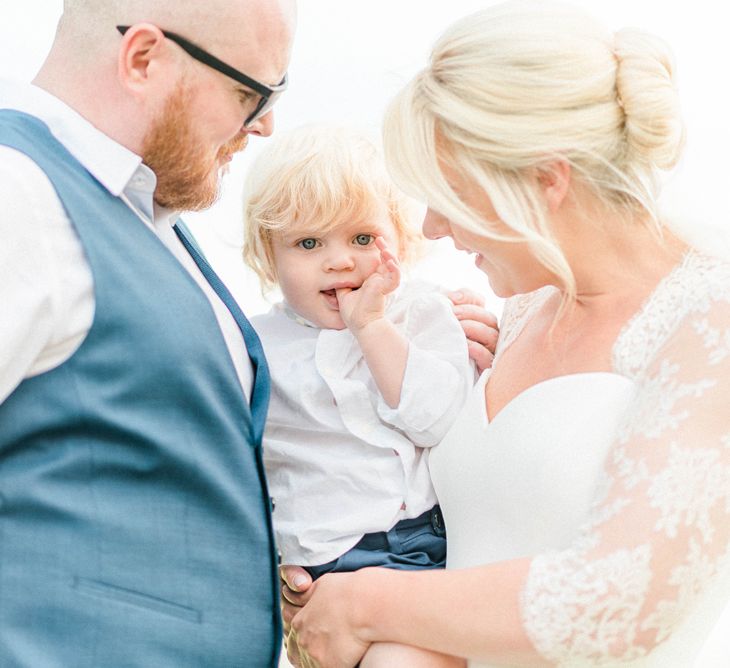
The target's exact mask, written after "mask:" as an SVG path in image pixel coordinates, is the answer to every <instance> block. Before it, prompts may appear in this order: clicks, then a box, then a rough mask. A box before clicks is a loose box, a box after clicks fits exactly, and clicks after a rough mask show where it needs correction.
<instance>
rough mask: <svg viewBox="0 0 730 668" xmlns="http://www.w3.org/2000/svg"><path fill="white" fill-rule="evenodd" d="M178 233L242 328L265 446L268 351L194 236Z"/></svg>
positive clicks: (256, 425)
mask: <svg viewBox="0 0 730 668" xmlns="http://www.w3.org/2000/svg"><path fill="white" fill-rule="evenodd" d="M175 233H176V234H177V236H178V237H179V238H180V241H182V243H183V245H184V246H185V248H186V249H187V251H188V253H190V255H191V257H192V258H193V260H195V264H197V265H198V267H199V269H200V271H201V272H202V273H203V276H205V279H206V280H207V281H208V283H210V285H211V286H212V287H213V289H214V290H215V291H216V293H217V294H218V296H219V297H220V298H221V300H222V301H223V303H224V304H225V305H226V307H227V308H228V310H229V311H230V312H231V315H232V316H233V318H234V320H235V321H236V323H237V324H238V327H239V329H240V330H241V333H242V334H243V340H244V341H245V343H246V349H247V350H248V354H249V357H250V358H251V366H252V367H253V376H254V380H253V388H252V391H251V413H252V416H253V425H252V426H253V437H254V442H255V443H257V444H258V445H260V444H261V442H262V439H263V436H264V425H265V423H266V412H267V409H268V407H269V396H270V394H271V376H270V375H269V367H268V365H267V364H266V356H265V355H264V348H263V346H262V345H261V339H259V335H258V334H257V333H256V331H255V330H254V328H253V326H252V325H251V323H250V322H249V321H248V318H246V316H245V315H244V314H243V311H241V309H240V307H239V306H238V304H237V303H236V300H235V299H234V298H233V295H232V294H231V293H230V292H229V290H228V288H227V287H226V286H225V285H224V284H223V281H221V279H220V278H218V276H217V275H216V273H215V272H214V271H213V268H212V267H211V266H210V265H209V264H208V261H207V260H206V259H205V258H204V257H203V254H202V253H201V252H200V250H199V249H198V248H197V245H196V244H195V243H194V241H193V240H192V239H191V236H190V232H189V231H188V230H187V228H186V227H185V226H184V225H182V224H179V223H178V224H177V225H175Z"/></svg>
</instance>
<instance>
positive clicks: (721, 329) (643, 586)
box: [522, 279, 730, 666]
mask: <svg viewBox="0 0 730 668" xmlns="http://www.w3.org/2000/svg"><path fill="white" fill-rule="evenodd" d="M723 280H724V279H723ZM685 293H686V287H685ZM684 301H685V303H686V302H687V300H686V299H685V300H684ZM682 312H683V313H684V315H681V316H679V318H678V316H677V314H676V312H675V313H674V314H673V316H672V317H673V319H674V322H675V326H674V327H673V328H672V331H671V332H666V336H663V337H662V341H661V342H660V343H659V344H656V342H653V343H652V344H651V346H650V347H651V350H652V354H651V355H649V356H647V359H645V364H644V365H643V368H642V370H641V372H640V373H638V375H637V376H636V378H635V380H636V386H637V394H636V397H635V401H634V402H633V403H632V406H631V408H630V414H628V415H626V416H625V420H624V421H623V426H622V428H621V430H620V432H619V435H618V437H617V440H616V442H615V443H614V445H613V447H612V449H611V451H610V453H609V456H608V458H607V462H606V465H605V472H604V477H603V480H602V483H601V489H600V491H599V493H598V495H597V498H596V500H595V503H594V506H593V510H592V514H591V518H590V520H589V522H587V524H586V526H585V527H583V529H582V530H581V531H580V532H579V534H578V536H577V537H576V538H575V540H574V541H573V543H572V544H571V545H570V546H569V547H568V548H566V549H564V550H559V551H555V552H552V553H547V554H542V555H540V556H538V557H537V558H535V559H533V561H532V564H531V568H530V573H529V576H528V579H527V582H526V585H525V588H524V590H523V599H522V611H523V621H524V624H525V628H526V630H527V632H528V635H529V636H530V638H531V640H532V642H533V644H534V645H535V647H536V649H537V650H538V651H539V652H540V653H541V654H542V655H543V656H544V657H545V658H546V659H548V660H550V661H552V662H555V663H556V664H558V665H561V666H564V665H579V666H588V665H604V664H607V663H613V662H618V661H626V660H635V659H638V658H641V657H646V656H650V655H651V652H652V650H653V649H654V648H655V647H656V646H657V645H659V644H660V643H662V642H663V641H664V640H666V639H667V638H669V637H670V636H671V634H672V633H673V632H674V630H675V629H677V627H678V625H679V624H681V623H682V621H683V620H684V619H685V618H686V617H687V615H688V614H689V613H690V612H691V611H692V609H693V607H694V606H695V604H696V602H697V601H698V600H699V598H700V597H701V596H702V595H703V593H705V592H706V591H708V587H710V586H712V583H713V580H714V578H715V577H716V576H718V575H719V574H721V573H726V572H727V569H728V567H730V560H729V559H728V555H729V544H730V417H729V416H730V412H729V411H728V401H729V400H730V289H729V288H728V284H727V282H725V283H724V284H719V285H715V288H714V292H713V294H712V295H711V296H710V297H708V298H705V297H703V295H702V294H701V291H700V294H696V293H695V294H694V295H693V303H692V305H691V306H688V307H687V308H686V310H684V311H682ZM633 343H634V344H636V341H635V340H634V341H633Z"/></svg>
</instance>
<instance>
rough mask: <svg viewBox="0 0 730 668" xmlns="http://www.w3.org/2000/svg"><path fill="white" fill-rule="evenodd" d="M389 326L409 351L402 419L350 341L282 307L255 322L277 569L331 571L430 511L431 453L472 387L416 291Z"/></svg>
mask: <svg viewBox="0 0 730 668" xmlns="http://www.w3.org/2000/svg"><path fill="white" fill-rule="evenodd" d="M386 316H387V317H388V318H389V319H390V320H391V321H392V322H393V323H394V324H395V326H396V327H397V328H398V330H399V331H400V332H401V333H402V334H403V335H404V336H405V337H406V338H407V339H408V341H409V346H408V360H407V364H406V370H405V376H404V378H403V388H402V392H401V399H400V404H399V405H398V407H397V408H390V407H389V406H388V405H387V404H386V403H385V401H384V400H383V397H382V396H381V395H380V392H379V391H378V388H377V386H376V384H375V381H374V380H373V377H372V375H371V373H370V370H369V369H368V367H367V364H366V363H365V360H364V358H363V355H362V352H361V350H360V347H359V345H358V344H357V341H356V339H355V337H354V336H353V335H352V333H351V332H350V331H349V330H347V329H343V330H332V329H318V328H316V327H313V326H311V325H309V324H308V323H306V322H305V321H304V320H302V319H301V318H299V317H298V316H296V315H295V314H294V313H293V312H292V311H291V309H290V308H289V307H288V306H286V305H284V304H278V305H276V306H275V307H274V308H273V309H272V310H271V311H270V312H269V313H267V314H265V315H260V316H255V317H254V318H253V319H252V323H253V325H254V327H255V328H256V330H257V331H258V333H259V336H260V337H261V340H262V343H263V346H264V350H265V352H266V357H267V359H268V361H269V368H270V370H271V377H272V391H271V403H270V407H269V418H268V421H267V426H266V431H265V433H264V462H265V465H266V473H267V478H268V480H269V491H270V493H271V494H272V496H273V497H274V500H275V504H276V505H275V510H274V528H275V530H276V534H277V540H278V544H279V548H280V550H281V553H282V560H283V562H284V563H288V564H299V565H304V566H314V565H318V564H323V563H327V562H328V561H331V560H332V559H335V558H336V557H338V556H340V555H341V554H343V553H344V552H346V551H347V550H349V549H350V548H351V547H353V546H354V545H355V544H356V543H357V542H358V541H359V540H360V538H362V536H363V535H364V534H366V533H373V532H376V531H387V530H388V529H390V528H392V527H393V525H395V524H396V523H397V522H398V521H400V520H402V519H406V518H411V517H417V516H418V515H420V514H421V513H423V512H424V511H426V510H428V509H430V508H431V507H433V506H434V505H435V503H436V495H435V493H434V491H433V487H432V485H431V480H430V476H429V471H428V460H427V450H426V448H429V447H431V446H433V445H436V444H437V443H438V442H439V441H440V440H441V438H442V437H443V436H444V434H445V433H446V431H447V430H448V428H449V427H450V426H451V423H452V422H453V420H454V418H455V417H456V415H457V414H458V412H459V410H460V409H461V407H462V405H463V403H464V401H465V399H466V397H467V395H468V393H469V391H470V389H471V387H472V385H473V383H474V368H473V366H472V364H471V362H470V361H469V356H468V352H467V344H466V338H465V336H464V332H463V330H462V328H461V326H460V324H459V322H458V321H457V320H456V318H455V316H454V314H453V312H452V309H451V303H450V302H449V300H448V299H447V298H446V297H445V295H444V294H442V293H441V292H439V290H438V288H437V287H435V286H433V285H430V284H426V283H423V282H418V283H416V282H413V283H409V284H406V285H404V286H403V288H402V289H401V290H400V291H399V293H398V296H397V298H396V299H394V300H393V301H392V303H391V304H390V306H389V307H388V310H387V312H386Z"/></svg>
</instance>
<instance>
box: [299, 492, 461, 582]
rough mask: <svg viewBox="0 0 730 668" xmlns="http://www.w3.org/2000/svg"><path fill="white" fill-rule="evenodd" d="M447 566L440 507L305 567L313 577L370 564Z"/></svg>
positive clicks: (413, 567) (401, 567) (414, 567)
mask: <svg viewBox="0 0 730 668" xmlns="http://www.w3.org/2000/svg"><path fill="white" fill-rule="evenodd" d="M445 565H446V529H445V528H444V518H443V516H442V515H441V508H439V507H438V506H434V507H433V508H431V510H427V511H426V512H425V513H423V514H422V515H419V516H418V517H414V518H412V519H408V520H401V521H400V522H398V524H396V525H395V526H394V527H393V528H392V529H391V530H390V531H378V532H377V533H368V534H365V535H364V536H363V537H362V538H361V539H360V542H358V543H357V544H356V545H355V546H354V547H353V548H351V549H350V550H348V551H347V552H345V554H343V555H342V556H340V557H338V558H337V559H334V560H333V561H330V562H328V563H326V564H321V565H319V566H305V569H306V570H307V571H308V572H309V574H310V575H311V576H312V578H313V579H315V580H316V579H317V578H318V577H320V576H322V575H324V574H325V573H337V572H340V573H343V572H349V571H357V570H359V569H361V568H368V567H369V566H384V567H385V568H395V569H397V570H422V569H428V568H443V567H444V566H445Z"/></svg>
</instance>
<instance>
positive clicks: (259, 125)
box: [245, 109, 274, 137]
mask: <svg viewBox="0 0 730 668" xmlns="http://www.w3.org/2000/svg"><path fill="white" fill-rule="evenodd" d="M245 130H246V132H248V133H249V134H251V135H257V136H259V137H270V136H271V134H272V133H273V132H274V110H273V109H272V110H271V111H270V112H269V113H268V114H264V115H263V116H261V118H257V119H256V120H255V121H254V122H253V123H251V125H249V126H248V127H247V128H245Z"/></svg>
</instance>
